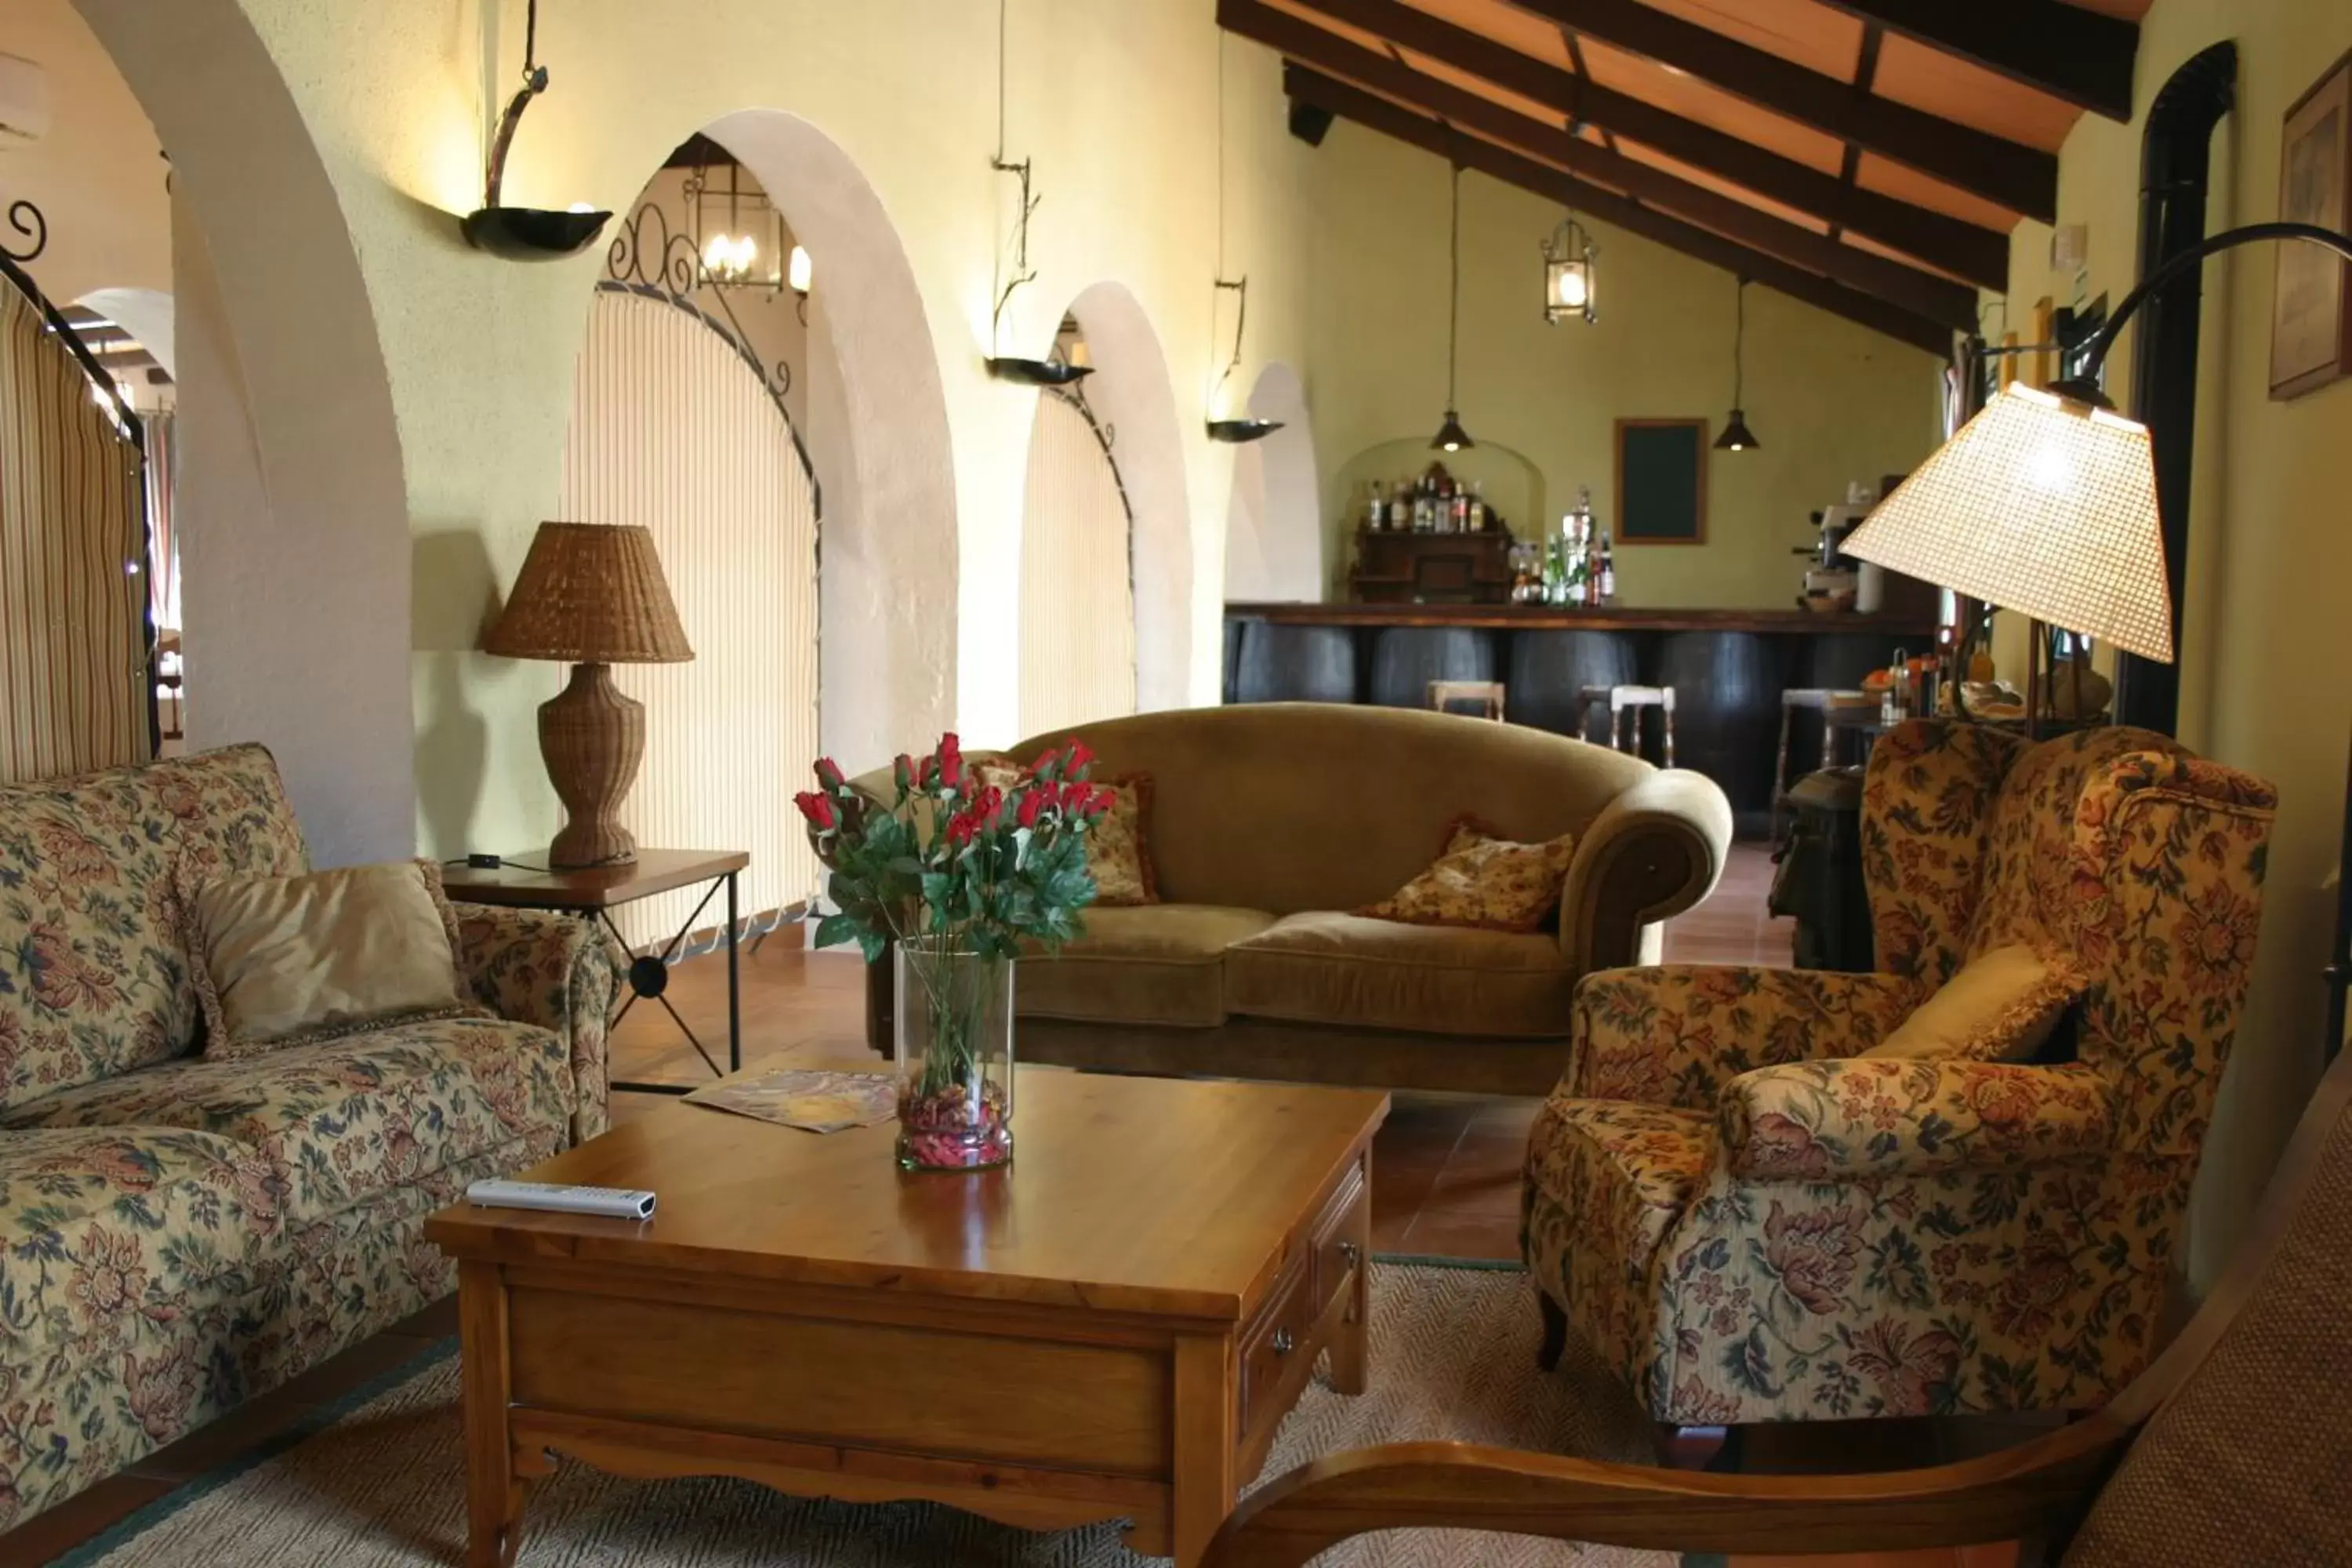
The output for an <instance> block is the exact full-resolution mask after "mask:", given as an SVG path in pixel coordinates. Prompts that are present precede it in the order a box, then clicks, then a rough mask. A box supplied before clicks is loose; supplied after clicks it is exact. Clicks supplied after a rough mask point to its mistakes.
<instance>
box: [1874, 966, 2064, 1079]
mask: <svg viewBox="0 0 2352 1568" xmlns="http://www.w3.org/2000/svg"><path fill="white" fill-rule="evenodd" d="M2079 989H2080V986H2079V985H2078V984H2076V983H2075V981H2074V977H2073V976H2072V975H2071V974H2069V973H2065V972H2064V971H2063V970H2062V969H2058V968H2054V967H2053V966H2052V965H2050V964H2048V963H2044V962H2043V961H2042V959H2041V958H2040V957H2038V956H2037V955H2036V954H2035V953H2034V951H2033V950H2032V948H2030V947H2027V946H2025V945H2024V944H2023V943H2021V942H2012V943H2011V944H2010V945H2009V946H2007V947H1997V948H1994V949H1992V950H1991V951H1990V952H1985V953H1981V954H1979V956H1977V957H1975V958H1972V959H1970V960H1969V961H1968V963H1965V964H1963V965H1961V967H1960V972H1959V973H1958V974H1955V975H1953V976H1952V977H1951V978H1950V979H1949V980H1947V981H1945V982H1944V984H1943V986H1942V988H1941V989H1940V990H1938V991H1937V993H1936V994H1934V995H1933V996H1930V997H1928V998H1927V1000H1926V1001H1925V1002H1922V1003H1921V1004H1919V1005H1918V1006H1917V1007H1916V1008H1915V1009H1913V1011H1912V1013H1911V1016H1909V1017H1907V1018H1906V1019H1905V1020H1904V1021H1903V1023H1902V1025H1901V1026H1899V1027H1898V1028H1896V1029H1895V1032H1894V1033H1893V1034H1891V1035H1889V1036H1887V1037H1886V1038H1885V1039H1883V1040H1881V1041H1879V1042H1878V1044H1876V1045H1875V1046H1873V1047H1871V1048H1870V1049H1868V1050H1866V1051H1864V1052H1863V1053H1862V1054H1863V1055H1864V1056H1866V1057H1908V1058H1913V1059H1915V1060H1928V1061H1936V1060H1941V1059H1944V1058H1965V1059H1968V1060H1971V1061H2004V1062H2018V1061H2023V1060H2025V1059H2026V1058H2029V1057H2031V1056H2032V1055H2033V1053H2034V1052H2036V1051H2038V1050H2040V1049H2041V1048H2042V1041H2044V1040H2046V1039H2048V1038H2049V1037H2050V1034H2051V1031H2052V1030H2053V1029H2054V1028H2056V1027H2057V1026H2058V1018H2059V1016H2060V1015H2061V1014H2063V1013H2064V1012H2065V1010H2066V1006H2067V1004H2068V1003H2070V1002H2072V1001H2073V1000H2074V995H2075V994H2076V992H2077V991H2078V990H2079Z"/></svg>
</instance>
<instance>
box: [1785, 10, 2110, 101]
mask: <svg viewBox="0 0 2352 1568" xmlns="http://www.w3.org/2000/svg"><path fill="white" fill-rule="evenodd" d="M1827 4H1829V5H1832V6H1834V7H1835V8H1836V9H1838V10H1840V11H1843V12H1844V13H1845V14H1846V15H1848V16H1858V17H1860V18H1861V19H1862V20H1863V21H1865V22H1875V23H1877V24H1878V25H1879V26H1883V27H1885V29H1886V30H1887V31H1888V32H1890V33H1899V34H1901V35H1902V36H1903V37H1906V38H1909V39H1910V40H1912V41H1913V42H1914V43H1918V44H1925V45H1926V46H1927V47H1929V48H1931V49H1935V50H1937V51H1938V52H1940V53H1943V54H1947V55H1954V56H1957V57H1958V58H1961V59H1964V60H1967V61H1969V62H1970V63H1971V64H1974V65H1979V66H1982V67H1983V68H1985V69H1987V70H1989V71H1991V72H1993V73H1994V74H1995V75H1998V76H2004V77H2007V78H2008V79H2010V80H2011V81H2014V82H2019V83H2021V84H2023V85H2024V86H2026V87H2030V88H2032V89H2033V90H2034V91H2036V92H2041V93H2047V94H2048V95H2049V96H2050V97H2052V98H2055V99H2059V100H2063V101H2065V102H2067V103H2071V104H2073V105H2074V106H2075V107H2076V108H2078V109H2087V110H2090V111H2091V112H2092V113H2094V114H2104V115H2105V116H2106V117H2107V118H2108V119H2110V120H2120V121H2126V122H2128V121H2130V119H2131V117H2132V62H2133V60H2134V58H2136V57H2137V55H2138V53H2139V26H2138V25H2137V23H2133V22H2126V21H2125V20H2124V19H2123V18H2122V17H2120V16H2101V15H2100V14H2099V13H2098V12H2096V11H2085V10H2084V9H2083V8H2082V7H2081V6H2079V5H2064V4H2063V3H2062V0H1966V4H1954V3H1953V0H1827Z"/></svg>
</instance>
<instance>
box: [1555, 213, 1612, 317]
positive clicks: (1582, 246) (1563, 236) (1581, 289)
mask: <svg viewBox="0 0 2352 1568" xmlns="http://www.w3.org/2000/svg"><path fill="white" fill-rule="evenodd" d="M1598 254H1600V252H1599V250H1598V249H1597V248H1596V247H1594V245H1593V243H1592V237H1591V235H1589V234H1587V233H1585V232H1584V226H1583V225H1582V224H1580V223H1579V222H1577V221H1576V218H1575V217H1574V216H1573V215H1571V216H1567V217H1563V218H1561V219H1560V220H1559V227H1558V228H1556V229H1554V230H1552V232H1551V237H1549V239H1547V240H1545V241H1544V242H1543V258H1544V320H1545V321H1549V322H1550V323H1551V324H1552V325H1553V326H1555V327H1556V326H1558V325H1559V324H1560V322H1562V321H1567V320H1568V319H1569V318H1570V317H1571V316H1574V317H1580V318H1582V319H1583V320H1585V321H1591V320H1593V308H1592V258H1593V257H1595V256H1596V255H1598Z"/></svg>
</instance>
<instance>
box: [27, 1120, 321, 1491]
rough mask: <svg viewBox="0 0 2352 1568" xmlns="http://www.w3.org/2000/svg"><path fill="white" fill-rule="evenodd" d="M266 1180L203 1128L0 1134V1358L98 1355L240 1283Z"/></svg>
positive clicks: (261, 1165)
mask: <svg viewBox="0 0 2352 1568" xmlns="http://www.w3.org/2000/svg"><path fill="white" fill-rule="evenodd" d="M274 1187H275V1178H274V1176H273V1174H272V1173H271V1172H270V1169H269V1165H268V1161H267V1160H266V1159H265V1158H264V1157H263V1155H262V1154H261V1152H260V1151H258V1150H257V1149H254V1148H251V1147H249V1146H247V1145H245V1144H240V1143H238V1142H235V1141H234V1140H232V1139H227V1138H223V1137H220V1136H218V1135H217V1134H214V1133H209V1132H196V1131H168V1130H165V1129H162V1128H155V1127H88V1128H84V1127H61V1128H51V1129H44V1130H41V1131H13V1132H6V1133H0V1302H5V1305H6V1309H7V1310H5V1311H0V1366H5V1367H9V1368H23V1367H27V1366H30V1365H32V1364H34V1363H36V1362H37V1361H38V1360H40V1359H42V1358H44V1357H47V1356H48V1355H51V1354H55V1353H57V1352H71V1353H73V1354H75V1355H77V1356H79V1357H81V1358H84V1359H87V1358H89V1357H91V1356H94V1355H99V1354H102V1353H106V1352H111V1351H113V1350H116V1349H119V1348H120V1347H121V1345H122V1344H125V1343H128V1342H129V1341H130V1340H131V1338H133V1337H134V1336H135V1334H136V1333H137V1332H138V1331H139V1329H140V1326H141V1322H142V1321H145V1322H147V1323H149V1324H163V1323H168V1322H170V1321H173V1320H174V1319H175V1318H177V1317H178V1316H180V1315H181V1314H184V1313H186V1312H189V1311H191V1310H196V1309H199V1308H201V1307H204V1306H205V1305H208V1304H211V1303H213V1302H215V1301H220V1300H231V1299H234V1298H236V1297H240V1296H244V1295H247V1294H249V1293H250V1292H251V1291H252V1290H253V1289H254V1288H255V1287H256V1285H257V1283H258V1282H259V1279H258V1275H259V1268H258V1266H257V1258H261V1257H262V1256H263V1255H264V1253H265V1252H266V1250H267V1248H268V1243H269V1241H270V1239H271V1238H272V1237H275V1236H276V1235H277V1234H278V1222H277V1217H276V1215H277V1209H278V1203H277V1198H276V1194H275V1192H274ZM0 1468H5V1467H0Z"/></svg>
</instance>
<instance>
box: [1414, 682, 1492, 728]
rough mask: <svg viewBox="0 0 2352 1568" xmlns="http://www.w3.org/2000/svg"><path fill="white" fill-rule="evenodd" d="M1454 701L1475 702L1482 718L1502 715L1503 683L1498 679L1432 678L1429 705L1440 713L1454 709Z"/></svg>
mask: <svg viewBox="0 0 2352 1568" xmlns="http://www.w3.org/2000/svg"><path fill="white" fill-rule="evenodd" d="M1456 702H1475V703H1477V704H1478V709H1479V714H1478V716H1479V717H1480V718H1482V719H1493V720H1496V721H1500V720H1501V719H1502V717H1503V683H1502V682H1501V681H1499V680H1433V681H1431V682H1430V683H1429V706H1430V707H1432V708H1433V709H1435V710H1437V711H1439V712H1440V713H1451V712H1453V711H1454V704H1455V703H1456Z"/></svg>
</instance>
